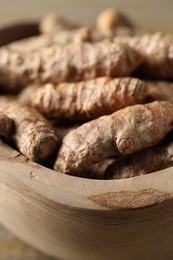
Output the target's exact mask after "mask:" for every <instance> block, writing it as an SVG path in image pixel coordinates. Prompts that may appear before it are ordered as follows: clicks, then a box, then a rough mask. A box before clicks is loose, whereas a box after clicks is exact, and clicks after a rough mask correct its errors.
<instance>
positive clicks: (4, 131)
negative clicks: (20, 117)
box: [0, 114, 14, 137]
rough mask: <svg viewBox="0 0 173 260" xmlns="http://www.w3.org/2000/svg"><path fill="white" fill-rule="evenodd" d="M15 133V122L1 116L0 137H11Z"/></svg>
mask: <svg viewBox="0 0 173 260" xmlns="http://www.w3.org/2000/svg"><path fill="white" fill-rule="evenodd" d="M13 131H14V124H13V120H11V119H10V118H9V117H8V116H6V115H4V114H0V136H4V137H10V136H11V135H12V134H13Z"/></svg>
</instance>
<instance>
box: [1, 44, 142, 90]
mask: <svg viewBox="0 0 173 260" xmlns="http://www.w3.org/2000/svg"><path fill="white" fill-rule="evenodd" d="M140 62H141V60H140V57H139V55H138V54H137V53H136V52H135V51H133V50H132V49H130V48H129V47H127V46H124V45H121V44H119V45H118V44H116V43H114V42H102V43H97V44H91V43H81V44H78V43H73V44H68V45H65V46H58V45H56V46H52V47H49V48H43V49H41V50H40V51H37V52H32V53H26V54H25V53H17V52H13V51H9V50H8V48H7V49H4V48H2V49H0V84H1V86H2V87H1V89H3V90H6V91H9V92H10V91H13V92H14V91H17V90H19V89H21V88H22V87H24V86H27V85H29V84H32V83H33V82H34V83H35V84H37V83H40V84H41V83H47V82H51V83H54V84H57V83H60V82H64V81H79V80H85V79H93V78H96V77H101V76H113V77H118V76H128V75H129V74H130V73H131V72H132V71H133V70H134V69H135V68H136V67H137V66H138V65H139V63H140Z"/></svg>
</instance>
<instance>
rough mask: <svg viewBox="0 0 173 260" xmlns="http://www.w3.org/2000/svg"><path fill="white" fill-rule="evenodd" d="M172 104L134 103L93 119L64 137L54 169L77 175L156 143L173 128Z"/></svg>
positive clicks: (161, 102)
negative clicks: (111, 159)
mask: <svg viewBox="0 0 173 260" xmlns="http://www.w3.org/2000/svg"><path fill="white" fill-rule="evenodd" d="M172 111H173V104H172V103H169V102H166V101H160V102H159V101H156V102H152V103H149V104H146V105H134V106H131V107H126V108H124V109H121V110H119V111H117V112H115V113H113V114H111V115H108V116H102V117H100V118H98V119H95V120H93V121H90V122H88V123H86V124H83V125H82V126H80V127H78V128H77V129H76V130H73V131H71V132H70V133H69V134H67V135H66V136H65V138H64V139H63V142H62V146H61V148H60V151H59V153H58V155H57V159H56V162H55V165H54V169H55V170H56V171H58V172H62V173H67V174H74V175H75V172H80V171H82V170H83V169H86V168H88V167H89V166H90V165H92V164H94V163H97V162H100V161H102V160H104V159H106V158H109V157H111V156H113V157H115V156H120V155H121V154H130V153H133V152H135V151H139V150H142V149H145V148H147V147H150V146H153V145H155V144H157V143H158V142H159V141H160V140H161V139H162V138H163V137H164V136H165V135H166V134H167V133H168V132H169V131H170V130H171V129H172V128H173V113H172Z"/></svg>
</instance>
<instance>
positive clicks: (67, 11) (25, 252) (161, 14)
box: [0, 0, 173, 260]
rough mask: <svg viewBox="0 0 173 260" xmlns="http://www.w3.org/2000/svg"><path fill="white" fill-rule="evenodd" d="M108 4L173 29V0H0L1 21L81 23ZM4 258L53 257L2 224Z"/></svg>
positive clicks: (154, 26) (148, 24) (139, 20)
mask: <svg viewBox="0 0 173 260" xmlns="http://www.w3.org/2000/svg"><path fill="white" fill-rule="evenodd" d="M107 7H116V8H117V9H119V10H121V11H123V12H124V13H125V14H127V15H128V16H129V17H130V18H131V20H132V21H134V23H136V24H137V25H139V26H141V27H144V28H147V29H151V30H158V31H164V32H172V30H173V15H172V12H173V0H150V1H147V0H140V1H139V0H86V1H85V0H83V1H82V0H29V1H27V0H13V1H11V0H0V25H3V24H7V23H13V22H14V21H23V20H33V19H34V20H39V19H40V18H41V17H42V16H44V15H45V14H46V13H48V12H52V11H53V12H56V13H57V14H59V15H62V16H65V17H67V18H70V19H72V20H76V21H80V22H81V23H82V24H84V25H85V24H86V25H87V24H89V25H90V24H93V23H94V21H95V18H96V17H97V15H98V14H99V13H100V12H101V11H102V10H103V9H105V8H107ZM0 259H1V260H8V259H9V260H11V259H12V260H37V259H38V260H40V259H41V260H44V259H45V260H48V259H52V258H49V257H47V256H44V255H42V254H41V253H39V252H37V251H35V250H34V249H32V248H30V247H29V246H27V245H25V244H24V243H23V242H21V241H19V240H18V239H17V238H15V236H13V235H12V234H11V233H9V232H8V231H7V230H6V229H4V228H3V227H1V226H0Z"/></svg>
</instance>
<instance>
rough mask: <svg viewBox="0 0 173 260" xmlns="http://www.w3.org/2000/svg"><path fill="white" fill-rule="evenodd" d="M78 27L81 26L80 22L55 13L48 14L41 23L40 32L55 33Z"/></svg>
mask: <svg viewBox="0 0 173 260" xmlns="http://www.w3.org/2000/svg"><path fill="white" fill-rule="evenodd" d="M78 27H80V26H79V25H78V24H76V23H74V22H72V21H70V20H68V19H65V18H63V17H61V16H58V15H57V14H55V13H48V14H46V15H45V16H44V17H43V18H42V19H41V21H40V24H39V28H40V32H41V33H43V34H54V33H57V32H59V31H63V30H71V29H75V28H78Z"/></svg>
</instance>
